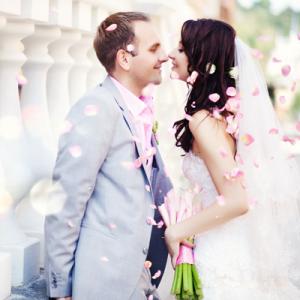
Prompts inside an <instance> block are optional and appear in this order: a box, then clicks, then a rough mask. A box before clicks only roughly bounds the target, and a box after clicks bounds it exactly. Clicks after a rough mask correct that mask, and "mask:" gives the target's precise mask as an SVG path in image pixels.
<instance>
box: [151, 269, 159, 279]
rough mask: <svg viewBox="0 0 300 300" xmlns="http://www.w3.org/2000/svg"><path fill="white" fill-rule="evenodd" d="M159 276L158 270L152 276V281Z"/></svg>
mask: <svg viewBox="0 0 300 300" xmlns="http://www.w3.org/2000/svg"><path fill="white" fill-rule="evenodd" d="M160 276H161V270H158V271H157V272H156V273H155V274H154V275H153V276H152V279H157V278H158V277H160Z"/></svg>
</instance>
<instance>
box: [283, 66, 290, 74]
mask: <svg viewBox="0 0 300 300" xmlns="http://www.w3.org/2000/svg"><path fill="white" fill-rule="evenodd" d="M290 72H291V66H290V65H285V66H283V67H282V68H281V73H282V75H283V76H288V75H289V74H290Z"/></svg>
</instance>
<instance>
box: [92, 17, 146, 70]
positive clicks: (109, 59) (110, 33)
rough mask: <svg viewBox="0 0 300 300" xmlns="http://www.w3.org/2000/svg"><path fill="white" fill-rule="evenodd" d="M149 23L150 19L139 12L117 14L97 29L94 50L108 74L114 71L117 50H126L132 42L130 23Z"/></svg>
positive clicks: (108, 18)
mask: <svg viewBox="0 0 300 300" xmlns="http://www.w3.org/2000/svg"><path fill="white" fill-rule="evenodd" d="M135 21H144V22H149V21H150V18H149V16H147V15H146V14H144V13H141V12H118V13H115V14H112V15H110V16H109V17H107V18H106V19H105V20H104V21H103V22H102V23H101V24H100V25H99V26H98V28H97V32H96V36H95V39H94V49H95V51H96V54H97V57H98V59H99V61H100V62H101V63H102V65H103V66H104V67H105V69H106V71H107V72H108V73H111V72H112V71H113V70H114V69H115V59H116V55H117V52H118V50H120V49H124V50H126V47H127V45H129V44H131V43H132V42H133V41H134V37H135V35H134V30H133V26H132V23H133V22H135Z"/></svg>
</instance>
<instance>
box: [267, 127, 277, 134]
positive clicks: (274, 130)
mask: <svg viewBox="0 0 300 300" xmlns="http://www.w3.org/2000/svg"><path fill="white" fill-rule="evenodd" d="M278 133H279V130H278V129H277V128H271V129H270V130H269V134H278Z"/></svg>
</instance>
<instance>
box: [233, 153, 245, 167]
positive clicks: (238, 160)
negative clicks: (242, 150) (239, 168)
mask: <svg viewBox="0 0 300 300" xmlns="http://www.w3.org/2000/svg"><path fill="white" fill-rule="evenodd" d="M235 160H236V162H237V163H239V164H240V165H243V164H244V161H243V159H242V157H241V155H240V154H237V155H236V156H235Z"/></svg>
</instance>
